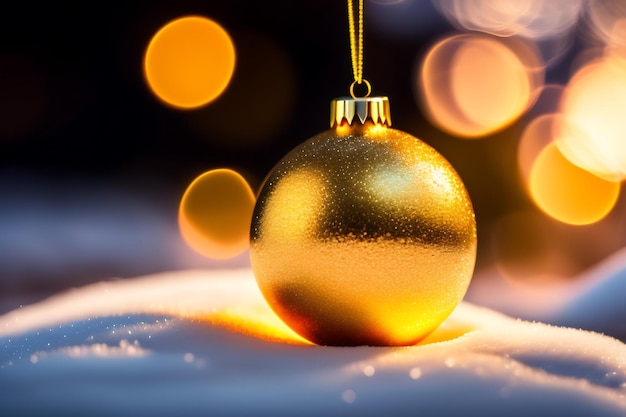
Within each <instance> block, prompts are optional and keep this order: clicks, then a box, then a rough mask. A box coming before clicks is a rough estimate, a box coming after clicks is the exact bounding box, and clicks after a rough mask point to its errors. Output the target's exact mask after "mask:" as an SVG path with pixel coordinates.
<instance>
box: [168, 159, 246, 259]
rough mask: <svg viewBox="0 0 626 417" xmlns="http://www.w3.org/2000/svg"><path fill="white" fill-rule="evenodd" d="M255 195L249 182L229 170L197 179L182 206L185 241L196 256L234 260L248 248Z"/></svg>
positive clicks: (190, 187)
mask: <svg viewBox="0 0 626 417" xmlns="http://www.w3.org/2000/svg"><path fill="white" fill-rule="evenodd" d="M253 208H254V194H253V193H252V190H251V189H250V186H249V185H248V183H247V182H246V180H245V179H244V178H243V177H242V176H241V175H240V174H238V173H237V172H235V171H232V170H230V169H215V170H212V171H208V172H205V173H204V174H202V175H200V176H199V177H198V178H196V179H195V180H194V181H193V182H192V183H191V185H189V187H188V188H187V190H186V191H185V194H184V195H183V198H182V199H181V202H180V209H179V215H178V220H179V226H180V232H181V234H182V236H183V239H184V240H185V242H187V244H188V245H189V246H191V247H192V248H193V249H194V250H196V251H197V252H199V253H201V254H203V255H205V256H207V257H209V258H215V259H226V258H231V257H234V256H236V255H238V254H240V253H241V252H243V251H244V250H246V249H247V248H248V246H249V240H248V238H249V232H250V218H251V216H252V210H253Z"/></svg>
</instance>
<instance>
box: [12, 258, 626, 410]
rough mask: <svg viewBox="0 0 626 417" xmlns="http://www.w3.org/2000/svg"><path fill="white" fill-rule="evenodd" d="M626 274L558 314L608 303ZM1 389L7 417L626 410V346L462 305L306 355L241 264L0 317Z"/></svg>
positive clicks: (139, 282)
mask: <svg viewBox="0 0 626 417" xmlns="http://www.w3.org/2000/svg"><path fill="white" fill-rule="evenodd" d="M614 264H615V265H617V266H619V265H623V264H620V263H619V262H617V263H614ZM622 270H624V268H622V269H621V270H620V269H619V268H618V267H615V268H612V269H611V268H609V270H603V271H602V274H603V276H602V277H601V278H602V279H599V278H597V276H596V277H595V278H594V279H593V280H591V279H589V280H587V282H588V283H592V284H593V286H592V287H590V288H586V289H585V292H584V293H576V292H573V293H572V295H571V296H570V298H569V300H568V301H567V302H565V303H561V304H560V306H559V308H558V309H557V308H555V309H554V310H553V311H551V312H550V315H551V317H552V318H557V316H558V317H560V319H561V320H565V319H566V318H567V317H568V315H569V317H575V314H574V313H573V311H576V310H577V309H578V308H583V306H584V305H585V303H589V304H590V305H592V304H593V303H592V297H596V296H602V297H610V296H611V295H612V298H613V299H616V298H617V296H619V294H617V293H616V292H615V291H611V288H616V287H615V285H616V283H621V282H623V278H619V277H623V272H621V275H620V271H622ZM616 277H617V278H616ZM581 285H582V284H581ZM621 285H623V284H621ZM603 288H605V289H603ZM594 290H596V291H595V292H594ZM608 304H609V305H613V306H614V307H615V306H618V305H619V304H620V303H618V302H613V303H610V302H609V303H608ZM604 305H607V303H604ZM557 312H558V314H557ZM542 314H547V313H542ZM613 322H615V321H613ZM0 392H2V395H1V396H0V415H12V416H31V415H65V416H67V415H90V416H97V415H121V416H125V415H129V416H130V415H151V416H161V415H162V416H165V415H185V416H194V415H198V416H200V415H202V416H205V415H220V416H228V415H257V416H258V415H261V416H263V415H268V416H269V415H273V416H275V415H298V416H307V415H315V416H319V415H359V416H365V415H416V414H421V415H465V416H474V415H476V416H501V415H507V416H525V415H533V416H543V415H546V416H547V415H550V416H553V415H569V416H590V415H594V416H624V415H626V396H625V394H626V345H624V344H623V343H622V342H621V341H619V340H617V339H614V338H612V337H609V336H605V335H602V334H599V333H595V332H590V331H583V330H577V329H574V328H567V327H558V326H554V325H549V324H545V323H542V322H530V321H525V320H521V319H514V318H511V317H509V316H506V315H504V314H501V313H498V312H496V311H494V310H492V309H489V308H485V307H479V306H477V305H475V304H472V303H470V302H467V301H466V302H463V303H462V304H461V305H459V307H458V308H457V309H456V311H455V312H454V313H453V314H452V315H451V316H450V317H449V318H448V320H447V321H446V322H445V323H444V324H443V325H442V326H441V327H440V328H439V329H438V330H437V331H435V332H434V333H433V334H432V335H431V336H430V337H429V338H428V339H427V340H425V341H424V342H422V343H421V344H419V345H416V346H410V347H368V346H362V347H355V348H352V347H351V348H341V347H320V346H313V345H310V344H308V343H306V342H305V341H303V340H302V339H299V338H297V337H296V336H295V335H294V334H293V333H292V332H290V330H289V329H288V328H286V327H285V326H284V325H283V324H282V322H280V320H278V318H277V317H276V316H275V315H273V313H272V312H271V310H270V309H269V307H267V305H266V304H265V302H264V300H263V298H262V296H261V294H260V293H259V291H258V289H257V287H256V284H255V281H254V276H253V274H252V271H251V270H250V269H248V268H239V269H224V270H187V271H175V272H169V273H160V274H155V275H148V276H143V277H138V278H134V279H129V280H114V281H108V282H101V283H98V284H92V285H88V286H85V287H83V288H79V289H75V290H72V291H69V292H66V293H63V294H59V295H56V296H54V297H51V298H49V299H47V300H44V301H42V302H40V303H37V304H33V305H30V306H26V307H23V308H21V309H17V310H14V311H11V312H9V313H7V314H5V315H3V316H0Z"/></svg>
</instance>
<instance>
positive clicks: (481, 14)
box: [433, 0, 584, 39]
mask: <svg viewBox="0 0 626 417" xmlns="http://www.w3.org/2000/svg"><path fill="white" fill-rule="evenodd" d="M433 3H434V4H435V5H436V6H437V8H438V9H439V10H441V12H442V13H443V15H444V16H445V17H446V19H448V21H449V22H450V23H452V24H453V25H454V26H455V27H456V28H457V29H459V30H471V31H480V32H484V33H488V34H490V35H495V36H522V37H526V38H530V39H544V38H547V37H552V36H557V35H560V34H562V33H563V32H566V31H568V30H570V29H571V28H573V27H574V25H575V24H576V23H577V21H578V17H579V15H580V12H581V10H582V8H583V5H584V1H583V0H522V1H520V0H498V1H493V0H434V1H433Z"/></svg>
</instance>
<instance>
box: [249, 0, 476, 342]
mask: <svg viewBox="0 0 626 417" xmlns="http://www.w3.org/2000/svg"><path fill="white" fill-rule="evenodd" d="M348 16H349V29H350V46H351V54H352V68H353V75H354V82H353V83H352V85H351V86H350V94H351V96H352V97H351V98H349V97H348V98H340V99H336V100H333V101H332V103H331V117H330V130H327V131H325V132H323V133H320V134H319V135H317V136H315V137H313V138H311V139H309V140H307V141H306V142H304V143H302V144H301V145H299V146H298V147H296V148H295V149H294V150H292V151H291V152H290V153H289V154H288V155H287V156H285V157H284V158H283V159H282V160H281V161H279V162H278V164H277V165H276V166H275V167H274V169H273V170H272V171H271V172H270V173H269V175H268V176H267V178H266V179H265V182H264V184H263V185H262V188H261V191H260V192H259V194H258V198H257V202H256V205H255V208H254V212H253V215H252V224H251V228H250V259H251V262H252V269H253V271H254V274H255V276H256V281H257V284H258V286H259V288H260V290H261V292H262V293H263V296H264V297H265V299H266V300H267V302H268V304H269V305H270V307H271V308H272V309H273V310H274V311H275V312H276V314H277V315H278V316H279V317H280V318H281V319H282V320H283V321H284V322H285V323H287V325H289V326H290V327H291V328H292V329H293V330H294V331H296V332H297V333H298V334H300V335H301V336H303V337H304V338H306V339H308V340H310V341H311V342H314V343H317V344H320V345H340V346H350V345H410V344H414V343H416V342H418V341H420V340H421V339H423V338H424V337H426V336H427V335H428V334H429V333H430V332H432V331H433V330H434V329H436V328H437V327H438V326H439V325H440V324H441V323H442V322H443V321H444V320H445V319H446V317H448V315H449V314H450V313H451V312H452V311H453V310H454V309H455V308H456V306H457V305H458V303H459V302H460V301H461V299H462V298H463V296H464V295H465V292H466V291H467V287H468V285H469V282H470V280H471V277H472V273H473V270H474V263H475V260H476V221H475V219H474V210H473V208H472V204H471V201H470V199H469V196H468V194H467V191H466V190H465V187H464V186H463V183H462V181H461V179H460V178H459V176H458V175H457V173H456V172H455V171H454V169H453V168H452V166H451V165H450V164H449V163H448V161H446V159H445V158H444V157H443V156H441V155H440V154H439V153H437V152H436V151H435V150H434V149H433V148H431V147H430V146H428V145H427V144H425V143H424V142H422V141H420V140H419V139H417V138H416V137H413V136H411V135H409V134H408V133H405V132H402V131H400V130H395V129H392V128H391V112H390V107H389V100H388V99H387V97H369V95H370V92H371V85H370V84H369V82H367V80H365V79H363V76H362V74H363V1H362V0H359V15H358V37H357V35H356V31H355V26H356V25H355V23H354V13H353V11H352V1H351V0H348ZM356 85H364V86H365V87H366V88H367V93H366V95H365V97H362V98H357V97H356V96H355V94H354V87H355V86H356Z"/></svg>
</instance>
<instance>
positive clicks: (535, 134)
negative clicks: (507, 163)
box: [517, 113, 564, 185]
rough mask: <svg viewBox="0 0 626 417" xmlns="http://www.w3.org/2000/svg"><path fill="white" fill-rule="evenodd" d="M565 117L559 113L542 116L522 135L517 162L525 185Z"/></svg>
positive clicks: (533, 121)
mask: <svg viewBox="0 0 626 417" xmlns="http://www.w3.org/2000/svg"><path fill="white" fill-rule="evenodd" d="M563 119H564V116H563V115H561V114H558V113H549V114H544V115H541V116H539V117H537V118H535V119H533V120H531V121H530V122H529V123H528V124H527V125H526V127H525V128H524V131H523V132H522V135H521V136H520V139H519V143H518V147H517V162H518V166H519V169H520V173H521V175H522V179H523V181H524V184H525V185H528V181H529V180H530V172H531V170H532V167H533V165H534V163H535V161H536V159H537V157H539V155H540V154H541V151H543V149H544V148H545V147H546V146H548V145H549V144H550V143H552V142H553V141H554V136H555V132H556V131H557V129H558V127H559V126H560V123H562V120H563Z"/></svg>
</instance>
